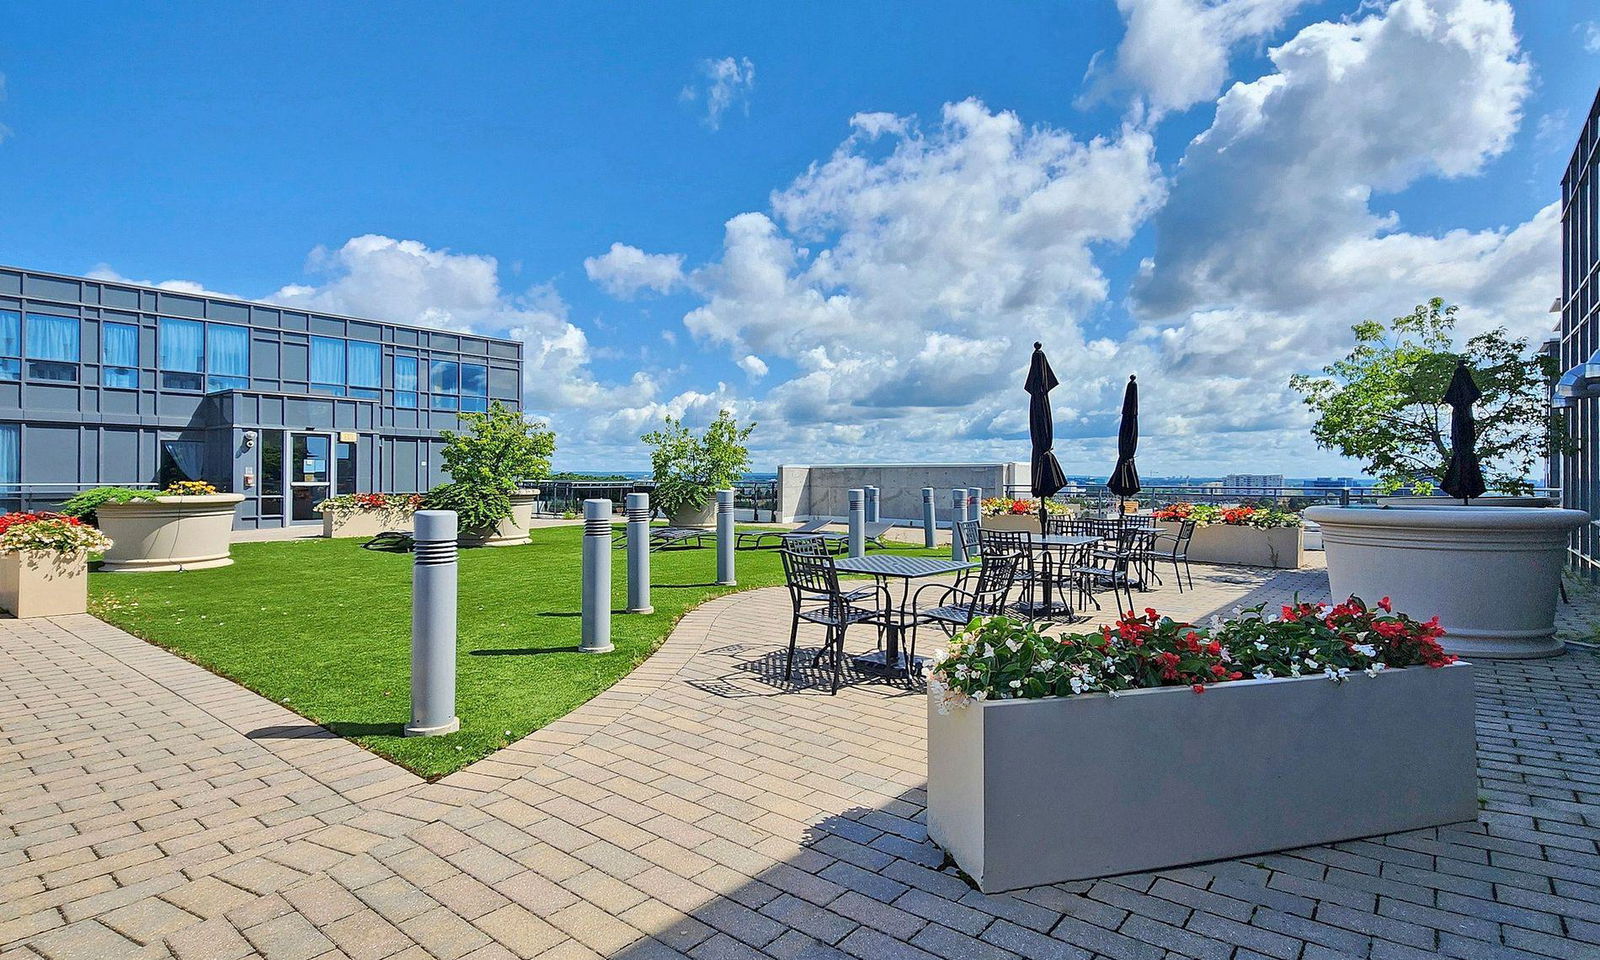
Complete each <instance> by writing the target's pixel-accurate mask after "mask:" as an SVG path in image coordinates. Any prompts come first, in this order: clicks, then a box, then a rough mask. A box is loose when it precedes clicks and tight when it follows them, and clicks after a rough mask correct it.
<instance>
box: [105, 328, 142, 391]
mask: <svg viewBox="0 0 1600 960" xmlns="http://www.w3.org/2000/svg"><path fill="white" fill-rule="evenodd" d="M100 385H101V386H103V387H116V388H118V389H120V390H137V389H139V328H138V327H137V326H135V325H134V324H131V323H110V322H107V323H102V324H101V325H100Z"/></svg>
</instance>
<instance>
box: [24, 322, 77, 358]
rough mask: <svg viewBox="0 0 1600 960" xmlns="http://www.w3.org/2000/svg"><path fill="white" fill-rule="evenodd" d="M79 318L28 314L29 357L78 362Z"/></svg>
mask: <svg viewBox="0 0 1600 960" xmlns="http://www.w3.org/2000/svg"><path fill="white" fill-rule="evenodd" d="M78 326H79V324H78V318H77V317H53V316H50V315H48V314H43V313H30V314H28V357H29V359H32V360H61V361H64V362H67V363H77V362H78Z"/></svg>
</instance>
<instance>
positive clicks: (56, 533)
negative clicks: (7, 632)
mask: <svg viewBox="0 0 1600 960" xmlns="http://www.w3.org/2000/svg"><path fill="white" fill-rule="evenodd" d="M110 546H111V541H110V540H108V539H106V537H105V535H104V534H102V533H101V532H100V531H99V530H96V529H95V528H94V527H91V526H88V525H86V524H83V523H81V522H80V521H78V520H76V519H73V518H72V517H63V516H57V515H55V514H32V513H12V514H7V515H5V516H4V517H0V607H3V608H4V609H6V610H7V611H9V612H10V613H11V615H12V616H14V617H19V618H24V617H59V616H66V615H68V614H74V613H85V612H87V611H88V609H89V567H88V556H89V553H90V551H100V550H104V549H106V548H107V547H110Z"/></svg>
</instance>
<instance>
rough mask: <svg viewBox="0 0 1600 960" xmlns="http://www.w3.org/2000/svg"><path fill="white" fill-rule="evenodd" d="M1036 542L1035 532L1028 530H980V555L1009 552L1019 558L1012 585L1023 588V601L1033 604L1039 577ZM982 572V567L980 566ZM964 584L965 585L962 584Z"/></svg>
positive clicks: (1008, 553)
mask: <svg viewBox="0 0 1600 960" xmlns="http://www.w3.org/2000/svg"><path fill="white" fill-rule="evenodd" d="M1034 546H1035V545H1034V542H1033V534H1032V533H1029V532H1028V531H1026V530H982V529H980V530H979V531H978V557H979V560H980V561H981V560H982V559H983V558H984V557H988V556H992V555H995V554H1007V555H1011V556H1015V557H1017V558H1018V559H1019V561H1020V562H1019V563H1018V565H1017V571H1016V575H1015V576H1014V577H1013V578H1012V581H1011V584H1012V586H1014V587H1015V586H1020V587H1021V588H1022V602H1023V603H1024V604H1026V605H1028V606H1030V607H1031V606H1032V604H1033V601H1034V599H1035V598H1034V594H1033V587H1034V583H1035V581H1036V580H1037V579H1038V573H1037V571H1036V569H1035V567H1034V562H1033V561H1034ZM980 574H981V568H980ZM962 586H965V585H964V584H962Z"/></svg>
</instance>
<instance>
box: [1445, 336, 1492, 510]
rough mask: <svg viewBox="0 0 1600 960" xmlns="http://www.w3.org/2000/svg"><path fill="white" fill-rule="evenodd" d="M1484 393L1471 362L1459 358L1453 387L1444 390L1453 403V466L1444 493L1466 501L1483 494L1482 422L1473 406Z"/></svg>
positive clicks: (1451, 416)
mask: <svg viewBox="0 0 1600 960" xmlns="http://www.w3.org/2000/svg"><path fill="white" fill-rule="evenodd" d="M1481 396H1483V391H1482V390H1479V389H1478V385H1477V384H1476V383H1474V382H1473V380H1472V371H1471V370H1470V369H1468V368H1467V361H1466V360H1465V359H1460V360H1457V361H1456V372H1455V373H1453V374H1451V376H1450V386H1449V387H1447V388H1446V389H1445V391H1444V402H1445V403H1448V404H1450V465H1449V466H1448V467H1446V468H1445V472H1444V483H1443V484H1442V486H1443V487H1444V492H1445V493H1448V494H1450V496H1452V497H1460V498H1461V502H1462V503H1466V502H1467V501H1468V500H1471V499H1472V498H1473V497H1481V496H1483V491H1484V490H1485V489H1486V487H1485V486H1484V482H1483V467H1482V465H1481V464H1479V463H1478V423H1477V420H1475V419H1474V418H1473V415H1472V405H1473V404H1474V403H1477V402H1478V398H1479V397H1481Z"/></svg>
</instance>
